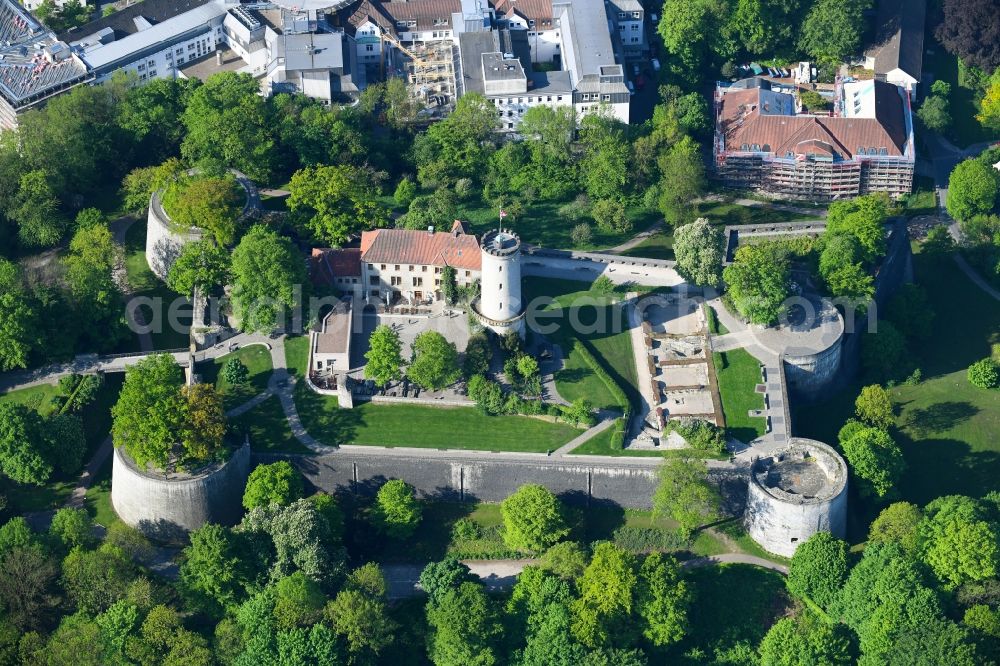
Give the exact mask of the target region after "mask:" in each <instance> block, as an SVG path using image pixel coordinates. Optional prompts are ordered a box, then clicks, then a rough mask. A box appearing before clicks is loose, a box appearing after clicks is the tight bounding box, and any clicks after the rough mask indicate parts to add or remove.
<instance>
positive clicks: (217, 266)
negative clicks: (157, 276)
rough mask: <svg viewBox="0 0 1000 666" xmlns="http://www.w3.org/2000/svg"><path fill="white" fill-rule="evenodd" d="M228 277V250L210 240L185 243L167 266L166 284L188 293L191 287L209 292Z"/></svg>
mask: <svg viewBox="0 0 1000 666" xmlns="http://www.w3.org/2000/svg"><path fill="white" fill-rule="evenodd" d="M228 279H229V252H228V251H227V250H226V249H225V248H223V247H219V246H218V245H216V244H215V243H213V242H211V241H205V240H201V241H195V242H193V243H185V244H184V247H182V248H181V253H180V255H179V256H178V257H177V260H176V261H174V263H173V264H172V265H171V266H170V272H169V273H168V274H167V285H168V286H169V287H170V288H171V289H173V290H174V291H176V292H177V293H178V294H181V295H183V296H188V295H191V294H193V293H194V290H195V288H196V287H197V288H199V289H201V290H202V293H203V294H206V295H207V294H210V293H212V292H214V291H216V290H218V289H219V288H220V287H222V286H223V285H225V283H226V281H227V280H228Z"/></svg>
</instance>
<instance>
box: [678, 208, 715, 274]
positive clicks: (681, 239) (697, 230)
mask: <svg viewBox="0 0 1000 666" xmlns="http://www.w3.org/2000/svg"><path fill="white" fill-rule="evenodd" d="M674 256H675V258H676V259H677V272H678V273H680V275H681V277H683V278H684V279H685V280H687V281H688V282H690V283H692V284H695V285H698V286H703V287H715V286H717V285H718V284H719V281H720V280H721V279H722V260H723V253H722V232H721V231H720V230H719V229H718V228H717V227H714V226H712V225H711V224H709V222H708V220H707V219H705V218H703V217H700V218H698V219H697V220H695V221H694V222H691V223H690V224H685V225H683V226H680V227H677V229H676V231H674Z"/></svg>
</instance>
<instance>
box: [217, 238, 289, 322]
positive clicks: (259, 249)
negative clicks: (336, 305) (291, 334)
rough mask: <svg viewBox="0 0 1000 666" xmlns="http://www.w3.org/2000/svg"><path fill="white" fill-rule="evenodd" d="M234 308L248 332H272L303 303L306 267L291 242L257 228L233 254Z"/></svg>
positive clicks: (243, 239) (240, 243) (243, 240)
mask: <svg viewBox="0 0 1000 666" xmlns="http://www.w3.org/2000/svg"><path fill="white" fill-rule="evenodd" d="M230 271H231V273H232V276H233V306H234V308H235V311H236V314H237V316H238V317H239V320H240V327H241V328H242V329H243V330H244V331H254V332H258V333H264V332H271V331H273V330H274V329H275V328H276V327H279V326H281V325H282V324H283V323H284V317H285V314H286V313H287V312H288V311H289V309H291V308H293V307H295V306H296V305H297V304H300V303H302V302H303V299H304V298H305V297H306V294H305V293H304V291H305V290H306V288H307V287H308V281H307V279H306V278H307V276H306V266H305V262H304V261H303V260H302V257H301V256H300V255H299V252H298V250H296V248H295V246H294V245H293V244H292V242H291V241H290V240H288V239H287V238H285V237H284V236H279V235H278V234H277V233H275V232H274V231H272V230H270V229H269V228H268V227H266V226H264V225H260V224H258V225H255V226H253V227H251V228H250V231H248V232H247V233H246V235H244V236H243V238H242V239H241V240H240V242H239V244H238V245H237V246H236V249H235V250H234V251H233V259H232V266H231V268H230Z"/></svg>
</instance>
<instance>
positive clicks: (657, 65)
mask: <svg viewBox="0 0 1000 666" xmlns="http://www.w3.org/2000/svg"><path fill="white" fill-rule="evenodd" d="M650 63H651V64H652V65H653V71H654V72H658V71H660V61H659V60H657V59H656V58H653V59H652V60H650Z"/></svg>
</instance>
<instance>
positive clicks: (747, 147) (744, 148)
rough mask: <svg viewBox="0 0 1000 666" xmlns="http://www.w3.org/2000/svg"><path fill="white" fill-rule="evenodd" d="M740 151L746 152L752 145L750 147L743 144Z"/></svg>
mask: <svg viewBox="0 0 1000 666" xmlns="http://www.w3.org/2000/svg"><path fill="white" fill-rule="evenodd" d="M740 150H744V151H745V150H750V145H749V144H746V143H744V144H743V145H742V146H740Z"/></svg>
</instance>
